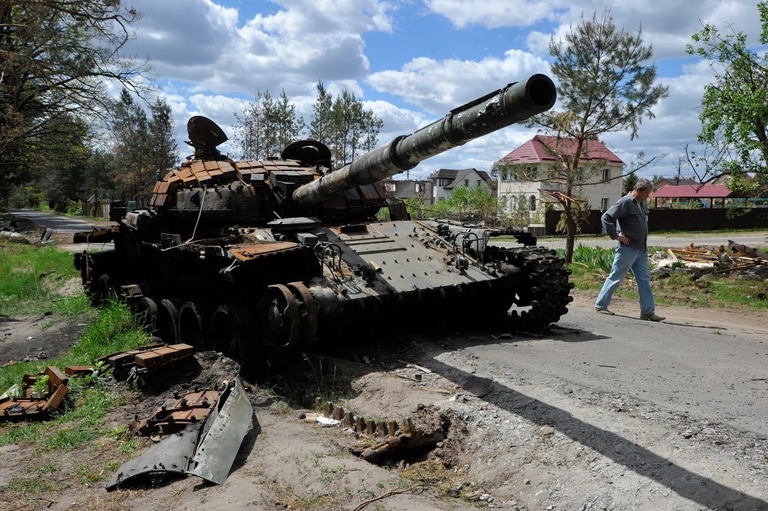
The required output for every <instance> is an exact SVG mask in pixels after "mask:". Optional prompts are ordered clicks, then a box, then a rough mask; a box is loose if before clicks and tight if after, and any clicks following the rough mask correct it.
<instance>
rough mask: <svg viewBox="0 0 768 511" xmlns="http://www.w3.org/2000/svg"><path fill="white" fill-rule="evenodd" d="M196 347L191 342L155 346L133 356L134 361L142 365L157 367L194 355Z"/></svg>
mask: <svg viewBox="0 0 768 511" xmlns="http://www.w3.org/2000/svg"><path fill="white" fill-rule="evenodd" d="M194 353H195V348H194V347H192V346H190V345H189V344H171V345H168V346H162V347H160V348H154V349H151V350H147V351H142V352H141V353H136V354H135V355H134V356H133V361H134V362H135V363H136V365H137V366H140V367H147V368H149V367H156V366H161V365H165V364H170V363H171V362H174V361H176V360H179V359H182V358H186V357H190V356H192V355H194Z"/></svg>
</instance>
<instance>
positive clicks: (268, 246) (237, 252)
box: [229, 241, 301, 261]
mask: <svg viewBox="0 0 768 511" xmlns="http://www.w3.org/2000/svg"><path fill="white" fill-rule="evenodd" d="M300 247H301V245H299V244H298V243H294V242H291V241H278V242H275V243H257V244H254V245H239V246H237V247H233V248H230V249H229V253H230V254H232V256H233V257H234V258H235V259H237V260H238V261H249V260H251V259H256V258H258V257H262V256H265V255H269V254H274V253H277V252H285V251H288V250H296V249H297V248H300Z"/></svg>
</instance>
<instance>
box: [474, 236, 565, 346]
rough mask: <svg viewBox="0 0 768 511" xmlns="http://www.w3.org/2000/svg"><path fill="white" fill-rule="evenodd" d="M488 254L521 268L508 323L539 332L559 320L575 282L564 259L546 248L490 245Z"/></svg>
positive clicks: (514, 326)
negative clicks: (520, 279) (571, 280)
mask: <svg viewBox="0 0 768 511" xmlns="http://www.w3.org/2000/svg"><path fill="white" fill-rule="evenodd" d="M487 255H488V256H490V257H491V258H495V259H497V260H501V261H505V262H507V263H510V264H512V265H513V266H516V267H518V268H520V269H521V270H522V273H521V278H522V279H523V282H522V283H521V285H518V286H517V288H518V292H517V293H516V296H515V299H514V303H513V306H514V307H520V308H521V309H523V310H520V311H518V310H517V308H515V309H514V310H512V311H511V313H510V314H509V322H510V323H511V326H512V328H513V329H515V330H518V331H528V332H538V331H542V330H544V329H546V328H547V327H549V325H551V324H552V323H556V322H557V321H558V320H559V319H560V317H561V316H563V315H564V314H566V313H567V312H568V308H567V305H568V304H569V303H571V302H572V301H573V297H572V296H571V295H570V293H571V289H573V284H572V283H571V282H570V281H569V276H570V274H571V272H570V270H568V269H567V268H566V267H565V260H564V259H563V258H562V257H558V256H557V253H556V252H555V251H554V250H552V249H548V248H545V247H521V248H503V247H497V246H489V247H488V249H487Z"/></svg>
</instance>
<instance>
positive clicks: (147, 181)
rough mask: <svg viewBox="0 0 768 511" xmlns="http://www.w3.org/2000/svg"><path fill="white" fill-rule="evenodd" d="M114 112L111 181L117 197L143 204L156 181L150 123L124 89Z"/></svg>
mask: <svg viewBox="0 0 768 511" xmlns="http://www.w3.org/2000/svg"><path fill="white" fill-rule="evenodd" d="M113 110H114V113H113V121H112V132H113V136H114V142H115V143H114V148H113V158H114V164H113V168H114V171H113V175H112V179H113V180H114V182H115V185H116V188H117V193H118V196H120V197H121V198H122V199H124V200H136V201H138V202H139V203H141V204H144V203H146V201H147V200H148V199H149V196H150V194H151V192H152V188H153V186H154V183H155V181H156V180H157V169H156V168H155V167H154V165H153V164H154V162H153V159H152V140H151V134H150V128H149V119H148V118H147V114H146V113H145V112H144V110H143V109H142V108H141V107H140V106H139V105H138V104H136V103H135V102H134V101H133V98H132V97H131V94H130V93H129V92H128V91H127V90H125V89H123V91H122V93H121V94H120V100H119V101H117V102H116V103H115V106H114V109H113Z"/></svg>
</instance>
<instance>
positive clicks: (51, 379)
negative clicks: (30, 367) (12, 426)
mask: <svg viewBox="0 0 768 511" xmlns="http://www.w3.org/2000/svg"><path fill="white" fill-rule="evenodd" d="M68 381H69V376H67V375H66V374H65V373H63V372H62V371H61V369H59V368H58V367H53V366H48V367H46V368H45V370H44V371H43V372H42V373H40V374H38V375H36V376H33V375H29V374H25V375H24V376H23V377H22V383H21V388H20V389H18V386H15V387H17V389H18V392H19V393H20V395H19V396H16V395H12V394H14V392H11V391H10V389H9V391H8V392H6V393H4V394H3V397H2V398H0V420H14V419H17V420H26V419H42V418H45V417H47V416H48V412H49V411H50V410H53V409H56V408H58V407H59V405H61V402H62V401H63V400H64V397H65V396H66V395H67V394H68V393H69V387H67V382H68ZM38 382H45V385H44V388H41V385H36V383H38Z"/></svg>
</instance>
